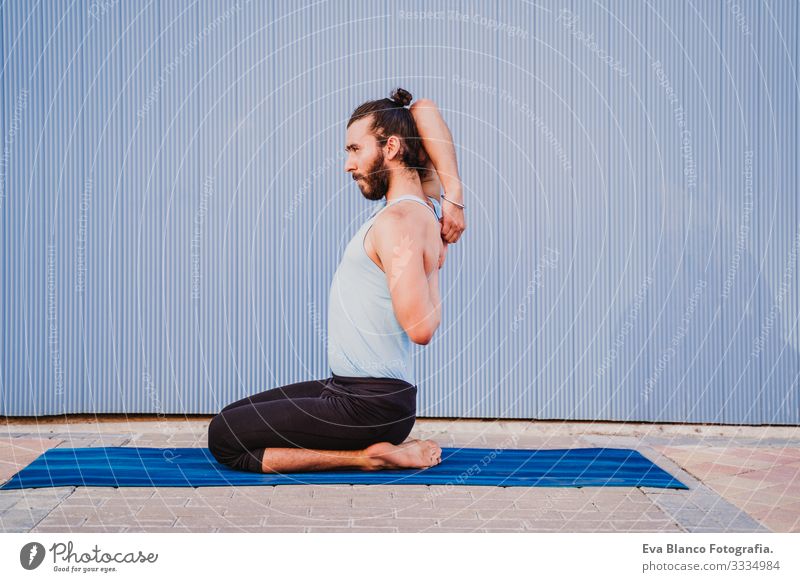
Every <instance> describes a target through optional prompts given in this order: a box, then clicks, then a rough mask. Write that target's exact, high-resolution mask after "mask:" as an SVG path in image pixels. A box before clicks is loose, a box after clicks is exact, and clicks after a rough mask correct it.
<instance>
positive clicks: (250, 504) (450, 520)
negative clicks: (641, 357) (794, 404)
mask: <svg viewBox="0 0 800 582" xmlns="http://www.w3.org/2000/svg"><path fill="white" fill-rule="evenodd" d="M207 426H208V420H207V419H206V420H175V421H171V420H166V419H161V420H159V421H135V420H131V421H114V422H92V421H90V422H72V423H70V424H63V423H62V424H55V423H42V422H32V421H25V422H22V421H18V422H16V423H14V424H11V423H5V424H4V425H3V427H2V428H0V481H5V480H6V479H8V478H9V477H10V476H11V475H12V474H13V473H14V472H16V471H17V470H18V468H21V467H23V466H25V465H26V464H28V463H29V462H31V461H32V460H33V459H35V458H36V457H37V456H38V455H39V454H40V453H41V452H42V451H44V450H46V449H47V448H49V447H53V446H59V447H79V446H164V447H178V446H188V447H192V446H198V447H201V446H205V445H206V427H207ZM411 436H412V437H415V438H433V439H435V440H436V441H437V442H439V444H440V445H442V446H446V447H453V446H464V447H486V448H494V447H497V446H503V447H514V448H549V449H554V448H567V447H593V446H611V447H622V448H632V449H636V450H638V451H640V452H641V453H642V454H643V455H645V456H646V457H648V458H649V459H651V460H652V461H654V462H655V463H656V464H658V465H659V466H660V467H662V468H664V469H666V470H667V471H669V472H670V473H672V474H673V475H674V476H675V477H677V478H678V479H680V480H681V481H683V482H684V483H685V484H686V485H688V486H689V487H690V489H689V491H684V490H664V489H657V488H630V487H607V488H599V487H589V488H580V489H578V488H544V487H541V488H540V487H532V488H525V487H508V488H501V487H480V486H475V487H465V486H462V487H453V488H449V489H443V488H435V487H428V486H424V485H396V486H389V485H288V486H277V487H261V486H259V487H199V488H196V489H193V488H171V487H166V488H150V487H130V488H120V489H114V488H105V487H59V488H45V489H26V490H18V491H0V531H5V532H27V531H34V532H178V531H183V532H250V531H254V532H255V531H260V532H270V531H275V532H310V531H313V532H316V531H348V532H355V531H375V532H381V531H386V532H417V531H423V532H429V531H438V532H445V531H464V532H478V531H521V532H524V531H540V532H541V531H548V532H619V531H637V532H640V531H647V532H687V531H688V532H768V531H779V532H798V531H800V475H798V471H799V470H800V428H798V427H720V426H694V425H653V424H630V423H565V422H528V421H472V420H461V421H450V420H426V419H421V420H418V422H417V425H416V427H415V428H414V432H413V433H412V435H411Z"/></svg>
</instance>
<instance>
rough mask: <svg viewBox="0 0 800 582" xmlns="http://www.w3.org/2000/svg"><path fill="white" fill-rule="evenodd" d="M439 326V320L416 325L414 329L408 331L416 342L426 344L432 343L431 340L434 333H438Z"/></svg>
mask: <svg viewBox="0 0 800 582" xmlns="http://www.w3.org/2000/svg"><path fill="white" fill-rule="evenodd" d="M438 327H439V322H438V321H437V322H436V323H435V324H434V325H429V326H422V325H417V326H414V328H413V329H412V330H410V331H408V332H406V333H408V338H409V339H410V340H411V341H412V342H414V343H415V344H418V345H421V346H426V345H428V344H429V343H431V340H432V339H433V334H435V333H436V328H438Z"/></svg>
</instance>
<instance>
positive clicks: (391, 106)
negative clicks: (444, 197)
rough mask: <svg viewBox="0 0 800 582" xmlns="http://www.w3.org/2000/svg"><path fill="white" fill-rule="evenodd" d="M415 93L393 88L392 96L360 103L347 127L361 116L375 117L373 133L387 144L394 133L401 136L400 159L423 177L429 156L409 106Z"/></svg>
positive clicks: (381, 142)
mask: <svg viewBox="0 0 800 582" xmlns="http://www.w3.org/2000/svg"><path fill="white" fill-rule="evenodd" d="M411 99H412V97H411V93H409V92H408V91H406V90H405V89H402V88H400V87H398V88H397V89H395V90H394V91H392V92H391V93H390V95H389V98H388V99H378V100H376V101H367V102H366V103H362V104H361V105H359V106H358V107H357V108H356V110H355V111H353V114H352V115H351V116H350V121H348V122H347V127H350V126H351V125H352V124H353V123H355V122H356V121H358V120H359V119H363V118H365V117H368V116H370V115H371V116H372V125H371V126H370V128H369V129H370V132H371V133H372V134H373V135H374V136H375V138H376V139H377V140H378V143H379V144H380V145H381V147H383V146H384V145H385V144H386V140H387V139H389V136H390V135H396V136H397V137H399V138H400V148H401V151H400V160H401V161H402V162H403V164H404V165H405V166H407V167H408V168H412V169H415V170H417V171H418V172H419V173H420V176H422V175H423V174H424V171H425V166H426V164H427V162H428V156H427V155H426V154H425V148H424V147H423V145H422V138H420V136H419V132H418V131H417V124H416V123H414V117H413V116H412V115H411V111H409V110H408V109H407V108H406V106H407V105H409V104H410V103H411Z"/></svg>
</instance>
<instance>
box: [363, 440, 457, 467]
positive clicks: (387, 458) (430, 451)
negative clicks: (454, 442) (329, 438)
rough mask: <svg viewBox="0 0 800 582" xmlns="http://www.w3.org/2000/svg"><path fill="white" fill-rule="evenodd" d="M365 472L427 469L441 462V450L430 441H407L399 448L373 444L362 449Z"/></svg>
mask: <svg viewBox="0 0 800 582" xmlns="http://www.w3.org/2000/svg"><path fill="white" fill-rule="evenodd" d="M364 457H365V458H366V459H368V460H369V464H368V465H367V466H366V467H365V470H367V471H374V470H377V469H427V468H428V467H433V466H434V465H438V464H439V463H440V462H441V460H442V449H441V448H440V447H439V445H438V444H436V442H434V441H431V440H424V441H423V440H418V439H409V440H407V441H406V442H404V443H402V444H401V445H399V446H396V445H393V444H392V443H375V444H374V445H372V446H369V447H367V448H366V449H364Z"/></svg>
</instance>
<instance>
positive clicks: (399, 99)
mask: <svg viewBox="0 0 800 582" xmlns="http://www.w3.org/2000/svg"><path fill="white" fill-rule="evenodd" d="M389 99H391V100H392V101H394V102H395V103H399V104H400V106H401V107H407V106H408V105H410V104H411V99H413V97H411V93H409V92H408V91H406V90H405V89H403V88H402V87H398V88H397V89H395V90H394V91H392V92H391V94H390V95H389Z"/></svg>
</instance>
